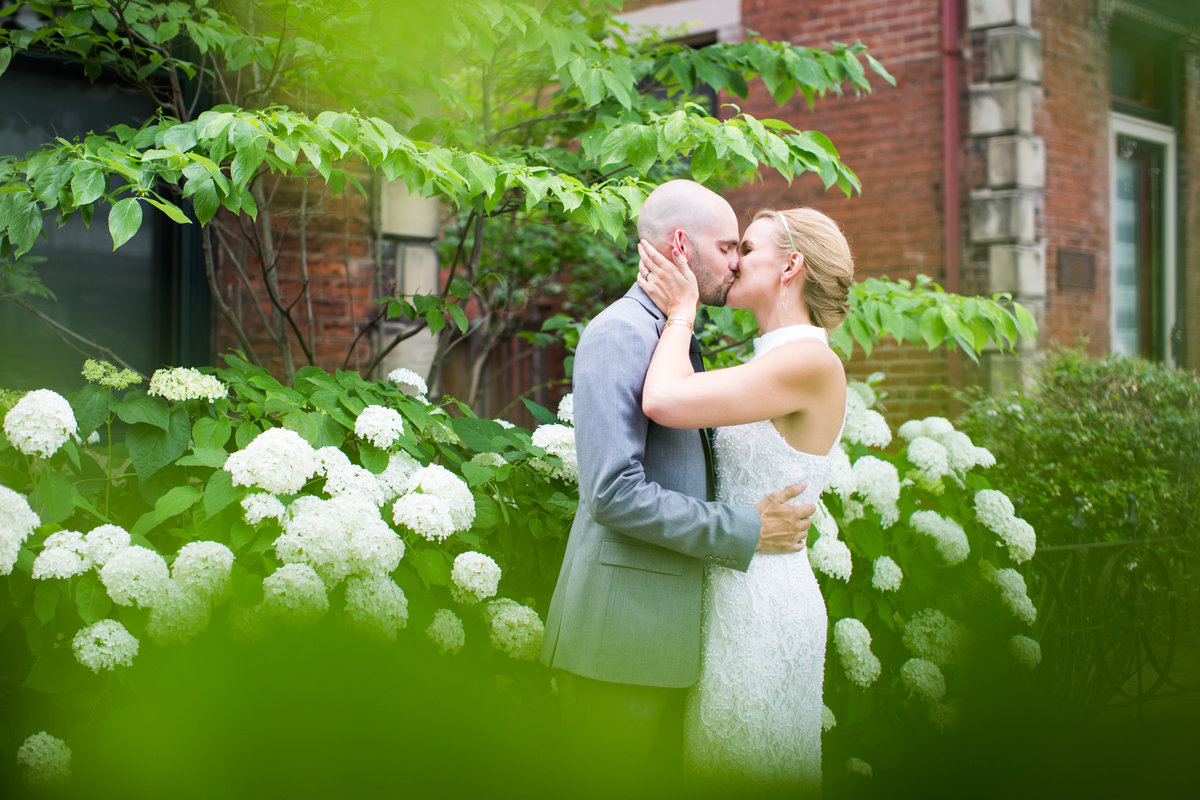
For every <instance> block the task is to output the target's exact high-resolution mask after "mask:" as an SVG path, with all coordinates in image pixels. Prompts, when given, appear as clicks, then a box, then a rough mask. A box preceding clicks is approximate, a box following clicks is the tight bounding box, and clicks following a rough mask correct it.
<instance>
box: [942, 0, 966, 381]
mask: <svg viewBox="0 0 1200 800" xmlns="http://www.w3.org/2000/svg"><path fill="white" fill-rule="evenodd" d="M960 3H961V0H942V192H943V196H944V197H943V199H944V202H945V208H946V224H945V237H946V239H945V250H946V287H945V288H946V291H947V292H954V293H957V292H958V291H959V290H960V287H961V284H962V280H961V278H962V197H961V194H960V191H959V185H960V180H961V166H960V165H961V158H960V147H961V135H962V130H961V126H960V125H959V98H960V97H961V84H962V76H961V72H960V67H961V64H962V48H961V46H960V40H959V30H960V20H961V15H960V8H959V6H960ZM951 385H954V384H953V383H952V384H951Z"/></svg>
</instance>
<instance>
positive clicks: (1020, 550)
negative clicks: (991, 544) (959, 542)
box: [975, 489, 1037, 564]
mask: <svg viewBox="0 0 1200 800" xmlns="http://www.w3.org/2000/svg"><path fill="white" fill-rule="evenodd" d="M975 519H977V520H979V522H980V523H981V524H982V525H983V526H985V527H986V528H988V529H989V530H990V531H992V533H994V534H996V535H997V536H999V537H1000V541H1002V542H1004V544H1005V545H1006V546H1007V547H1008V557H1009V558H1011V559H1012V560H1013V561H1015V562H1016V563H1018V564H1024V563H1025V562H1026V561H1028V560H1029V559H1031V558H1033V553H1034V551H1035V550H1036V549H1037V536H1036V535H1035V534H1034V532H1033V526H1032V525H1030V524H1029V523H1028V522H1026V521H1025V520H1023V519H1021V518H1020V517H1018V516H1017V515H1016V510H1015V509H1014V508H1013V504H1012V501H1011V500H1009V499H1008V495H1006V494H1004V492H998V491H996V490H994V489H980V490H979V491H978V492H976V493H975Z"/></svg>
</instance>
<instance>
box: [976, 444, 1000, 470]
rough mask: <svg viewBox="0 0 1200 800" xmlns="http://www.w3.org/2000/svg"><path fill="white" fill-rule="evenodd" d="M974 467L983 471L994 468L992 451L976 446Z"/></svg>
mask: <svg viewBox="0 0 1200 800" xmlns="http://www.w3.org/2000/svg"><path fill="white" fill-rule="evenodd" d="M975 466H977V467H983V468H984V469H987V468H988V467H994V466H996V456H994V455H993V454H992V451H991V450H988V449H987V448H986V447H979V446H976V447H975Z"/></svg>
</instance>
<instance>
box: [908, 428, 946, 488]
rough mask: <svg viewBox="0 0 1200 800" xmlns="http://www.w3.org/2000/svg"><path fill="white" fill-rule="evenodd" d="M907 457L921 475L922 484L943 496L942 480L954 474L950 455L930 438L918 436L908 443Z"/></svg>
mask: <svg viewBox="0 0 1200 800" xmlns="http://www.w3.org/2000/svg"><path fill="white" fill-rule="evenodd" d="M905 456H906V457H907V458H908V460H909V461H910V462H911V463H912V465H913V466H914V467H916V468H917V471H918V472H919V473H920V476H921V482H922V483H924V484H925V485H926V486H928V487H929V488H930V489H931V490H932V491H934V492H935V493H937V494H941V491H939V490H940V489H941V487H942V478H944V477H946V476H947V475H950V474H952V470H951V469H950V453H949V452H948V451H947V450H946V448H945V447H944V446H943V445H942V444H941V443H939V442H938V441H936V440H935V439H931V438H929V437H928V436H918V437H916V438H915V439H913V440H912V441H911V442H909V443H908V448H907V449H906V450H905Z"/></svg>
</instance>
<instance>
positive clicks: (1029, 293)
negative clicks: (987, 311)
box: [988, 244, 1046, 299]
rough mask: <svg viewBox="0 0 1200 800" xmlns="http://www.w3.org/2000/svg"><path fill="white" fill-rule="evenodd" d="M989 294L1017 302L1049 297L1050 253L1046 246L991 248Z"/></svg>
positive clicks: (1002, 245)
mask: <svg viewBox="0 0 1200 800" xmlns="http://www.w3.org/2000/svg"><path fill="white" fill-rule="evenodd" d="M988 291H990V292H991V293H993V294H995V293H996V292H1008V293H1009V294H1011V295H1012V296H1013V297H1016V298H1017V299H1028V298H1041V297H1045V296H1046V251H1045V249H1044V248H1042V247H1038V246H1029V245H1015V244H994V245H992V246H991V247H989V248H988Z"/></svg>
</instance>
